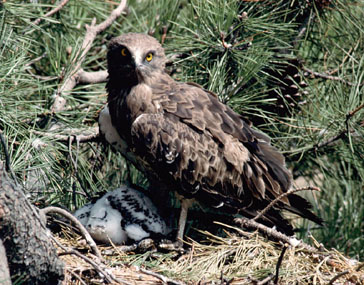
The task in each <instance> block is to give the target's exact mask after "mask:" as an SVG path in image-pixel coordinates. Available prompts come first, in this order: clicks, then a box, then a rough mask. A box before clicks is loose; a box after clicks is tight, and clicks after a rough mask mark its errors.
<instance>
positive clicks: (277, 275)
mask: <svg viewBox="0 0 364 285" xmlns="http://www.w3.org/2000/svg"><path fill="white" fill-rule="evenodd" d="M287 247H288V245H287V244H284V245H283V249H282V252H281V255H280V256H279V258H278V262H277V266H276V276H275V278H274V284H278V278H279V268H280V267H281V264H282V261H283V256H284V253H285V252H286V250H287Z"/></svg>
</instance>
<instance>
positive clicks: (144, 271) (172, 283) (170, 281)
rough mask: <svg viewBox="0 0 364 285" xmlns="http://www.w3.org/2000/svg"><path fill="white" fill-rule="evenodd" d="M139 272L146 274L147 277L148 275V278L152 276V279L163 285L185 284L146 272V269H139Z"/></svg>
mask: <svg viewBox="0 0 364 285" xmlns="http://www.w3.org/2000/svg"><path fill="white" fill-rule="evenodd" d="M139 271H140V272H142V273H144V274H147V275H150V276H153V277H156V278H158V279H159V280H161V281H162V282H163V283H164V284H170V285H185V284H186V283H184V282H180V281H176V280H173V279H171V278H168V277H166V276H164V275H162V274H159V273H156V272H153V271H150V270H147V269H143V268H139Z"/></svg>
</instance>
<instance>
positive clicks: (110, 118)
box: [99, 33, 321, 239]
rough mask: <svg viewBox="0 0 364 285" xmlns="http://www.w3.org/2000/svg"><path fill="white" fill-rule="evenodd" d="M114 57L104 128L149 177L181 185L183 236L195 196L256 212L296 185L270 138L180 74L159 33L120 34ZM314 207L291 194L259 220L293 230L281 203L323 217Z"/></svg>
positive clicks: (113, 48) (240, 211) (171, 186)
mask: <svg viewBox="0 0 364 285" xmlns="http://www.w3.org/2000/svg"><path fill="white" fill-rule="evenodd" d="M107 60H108V73H109V78H108V82H107V85H106V88H107V91H108V104H107V106H106V107H105V108H104V109H103V110H102V112H101V114H100V118H99V126H100V131H101V133H103V134H104V135H105V137H106V140H108V141H109V142H110V143H112V144H113V145H114V146H116V147H117V148H118V149H119V150H120V151H121V152H122V154H123V155H125V157H126V158H127V159H129V160H130V161H131V162H133V163H134V164H135V165H136V167H137V168H139V169H140V170H141V171H143V172H144V173H145V174H146V175H147V176H148V177H149V178H151V179H153V180H158V181H159V183H160V185H162V186H163V187H164V188H167V189H170V190H174V191H176V192H177V194H178V195H177V196H178V197H179V198H180V200H181V214H180V219H179V226H178V233H177V238H179V239H182V237H183V233H184V227H185V222H186V217H187V210H188V207H189V206H190V205H191V203H192V202H193V201H195V200H197V201H198V202H199V203H202V204H205V205H207V206H210V207H214V208H219V209H220V210H222V211H227V212H231V213H233V214H242V215H244V216H246V217H249V218H251V217H255V216H256V215H257V214H258V213H259V212H260V211H262V210H263V209H264V208H265V207H266V206H267V205H268V204H269V203H270V202H271V201H272V200H274V199H275V198H277V197H278V196H280V195H281V194H282V193H285V192H287V191H288V190H289V189H290V187H291V181H292V177H291V174H290V172H289V171H288V170H287V168H286V167H285V159H284V157H283V155H282V154H280V153H279V152H278V151H277V149H276V148H274V147H273V146H272V145H271V144H270V139H269V138H268V137H267V136H266V135H265V134H263V133H261V132H259V131H257V130H255V129H253V128H252V127H251V124H250V122H249V121H248V120H246V119H245V118H243V117H242V116H241V115H239V114H237V113H235V112H234V111H233V110H232V109H231V108H230V107H228V106H227V105H224V104H223V103H221V102H220V101H219V99H218V97H217V96H216V95H215V94H214V93H212V92H210V91H207V90H205V89H203V88H201V87H200V86H198V85H197V84H194V83H183V82H177V81H175V80H174V79H172V78H171V77H170V76H169V75H168V74H167V73H166V72H165V62H166V57H165V54H164V49H163V48H162V46H161V45H160V44H159V42H158V41H157V40H156V39H155V38H153V37H151V36H148V35H145V34H137V33H128V34H124V35H122V36H119V37H116V38H114V39H112V40H111V41H110V43H109V49H108V54H107ZM310 208H311V205H310V204H309V203H308V202H307V201H306V200H305V199H304V198H302V197H300V196H298V195H295V194H291V195H289V196H288V197H284V198H282V199H281V200H280V201H279V202H278V203H276V204H275V205H274V207H272V208H271V209H270V210H268V211H267V212H266V213H265V214H264V215H263V217H262V218H261V219H260V220H259V221H260V222H262V223H264V224H266V225H268V226H276V228H277V229H278V230H279V231H281V232H284V233H286V234H288V235H292V234H293V228H292V226H291V225H290V223H289V222H288V221H287V220H286V219H284V218H283V216H282V215H281V210H288V211H290V212H292V213H295V214H298V215H300V216H302V217H304V218H308V219H310V220H312V221H314V222H316V223H321V219H320V218H318V217H317V216H316V215H315V214H313V213H312V212H311V211H310Z"/></svg>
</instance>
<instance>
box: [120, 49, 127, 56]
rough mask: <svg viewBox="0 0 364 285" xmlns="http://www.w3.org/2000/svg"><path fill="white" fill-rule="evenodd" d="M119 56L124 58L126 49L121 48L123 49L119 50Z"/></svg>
mask: <svg viewBox="0 0 364 285" xmlns="http://www.w3.org/2000/svg"><path fill="white" fill-rule="evenodd" d="M121 55H122V56H126V48H123V49H122V50H121Z"/></svg>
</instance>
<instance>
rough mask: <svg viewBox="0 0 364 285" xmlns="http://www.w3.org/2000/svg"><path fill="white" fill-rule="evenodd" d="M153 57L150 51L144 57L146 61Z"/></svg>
mask: <svg viewBox="0 0 364 285" xmlns="http://www.w3.org/2000/svg"><path fill="white" fill-rule="evenodd" d="M152 59H153V54H152V53H151V52H150V53H148V54H147V56H146V57H145V60H146V61H151V60H152Z"/></svg>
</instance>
